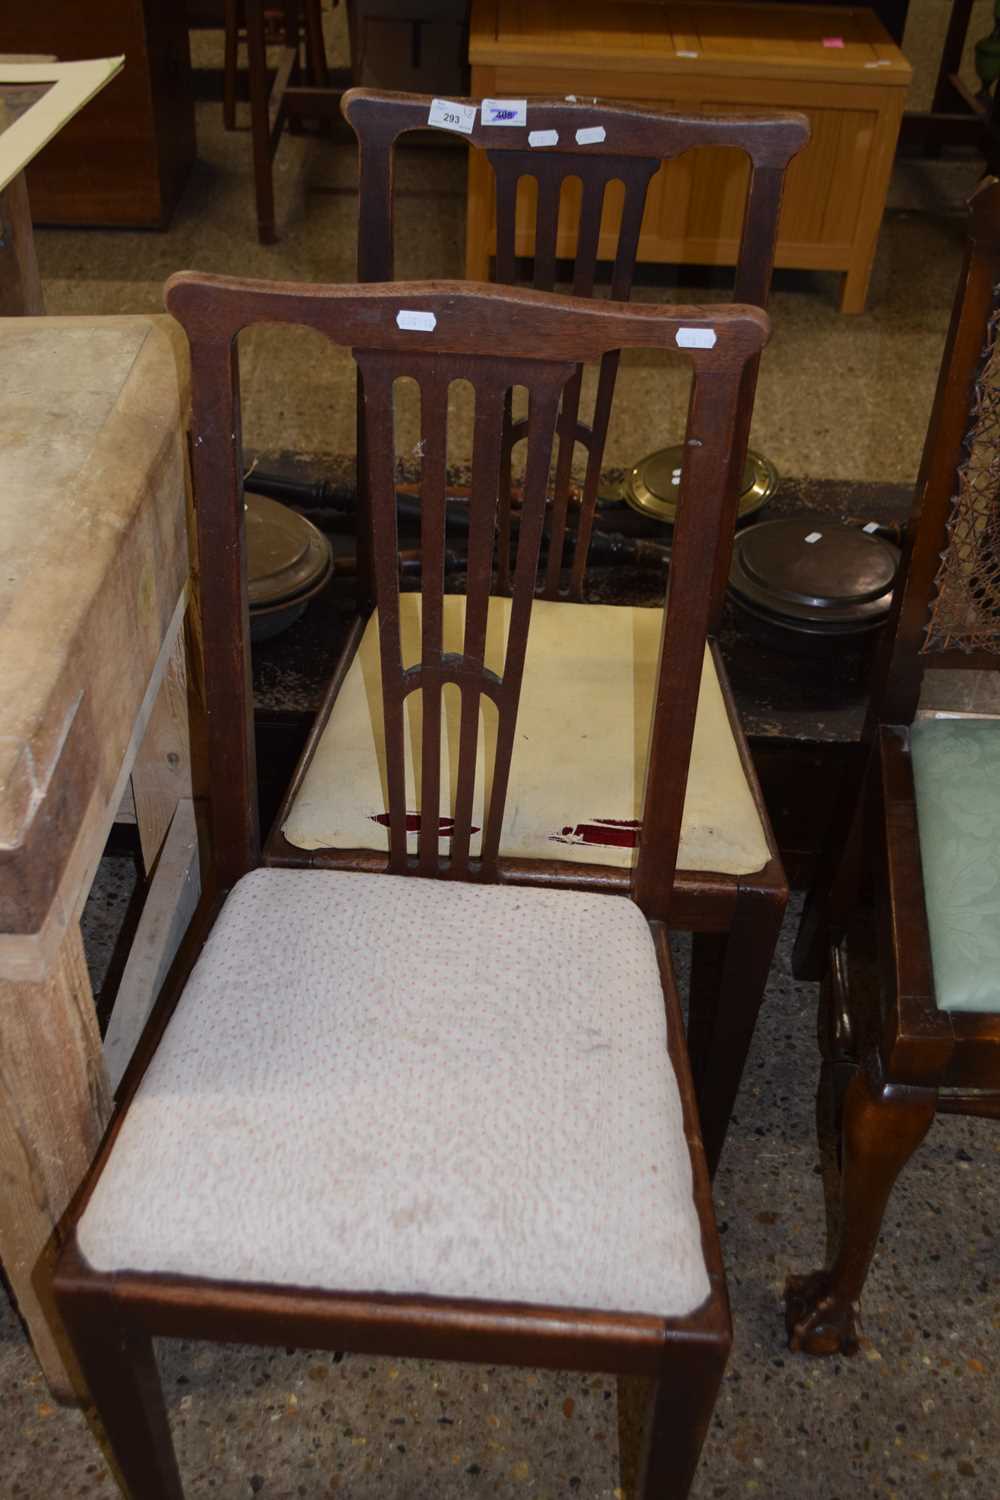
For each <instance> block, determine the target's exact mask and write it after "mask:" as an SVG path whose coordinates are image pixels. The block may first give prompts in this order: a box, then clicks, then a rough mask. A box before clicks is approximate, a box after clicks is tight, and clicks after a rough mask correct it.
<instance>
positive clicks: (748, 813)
mask: <svg viewBox="0 0 1000 1500" xmlns="http://www.w3.org/2000/svg"><path fill="white" fill-rule="evenodd" d="M399 603H400V615H401V621H400V623H401V633H402V639H403V660H404V665H409V664H410V663H413V662H417V661H419V660H420V627H421V596H420V595H419V594H403V595H401V596H400V600H399ZM509 619H510V600H509V599H504V598H494V599H491V601H490V624H489V633H488V645H487V665H488V666H492V667H493V668H494V670H499V669H500V667H501V666H502V661H503V648H504V643H505V641H506V638H507V627H508V624H509ZM662 621H663V616H662V613H661V611H660V610H658V609H630V608H623V607H619V606H608V605H599V604H575V605H572V606H570V605H566V604H563V603H559V602H553V601H548V600H536V601H535V604H534V607H533V609H532V615H531V626H530V631H529V635H528V648H527V658H526V661H525V669H524V684H523V688H522V693H521V703H520V709H519V714H518V723H517V736H516V741H515V747H514V755H513V761H512V765H511V780H510V788H509V792H508V796H507V803H506V809H505V815H504V821H503V828H502V832H501V836H500V854H501V856H508V857H512V858H514V857H516V858H521V859H560V860H568V861H571V862H577V863H587V864H606V865H613V866H617V867H619V868H630V867H631V866H632V865H633V864H634V863H635V854H636V850H635V840H636V830H637V828H638V822H639V818H640V816H641V810H642V795H643V786H644V778H645V764H646V752H647V746H648V742H649V729H650V722H651V716H652V707H653V693H654V688H655V682H656V669H657V662H658V656H659V647H660V630H661V627H662ZM464 622H465V598H464V596H459V595H446V596H445V599H444V628H445V646H446V649H448V650H452V651H455V652H460V651H461V649H462V635H463V630H464ZM444 712H445V716H446V719H447V722H448V733H447V734H445V735H443V736H442V739H443V741H444V742H445V744H444V755H443V760H442V785H444V786H448V785H449V784H450V785H454V780H455V777H456V776H457V746H458V722H459V695H458V692H457V690H454V692H453V693H452V694H450V695H449V694H447V693H446V695H445V705H444ZM488 712H489V710H488V709H487V710H485V711H484V716H483V723H482V727H481V745H482V746H483V747H484V754H483V755H482V757H481V758H482V760H483V762H484V765H483V774H482V775H481V777H480V784H479V786H478V788H477V816H476V818H475V821H476V822H477V823H478V824H479V825H480V826H482V822H483V811H484V789H485V788H486V787H488V784H489V744H490V721H489V718H488V717H486V715H487V714H488ZM419 714H420V695H419V694H414V695H413V696H412V699H411V709H410V718H409V720H408V723H407V748H406V760H407V781H408V800H407V808H408V810H409V811H410V812H411V814H412V816H411V818H410V822H409V826H410V848H411V850H415V849H416V846H417V829H418V828H419V813H420V804H419V790H418V789H419V787H420V774H419V760H418V756H419V746H420V717H419ZM385 764H386V761H385V736H384V730H383V723H382V687H381V672H380V665H379V637H378V617H377V613H376V614H373V615H372V617H371V619H370V620H369V622H368V625H367V627H366V629H365V633H364V635H363V637H362V640H361V643H360V646H359V648H358V651H357V654H356V655H355V658H354V660H353V662H352V664H351V667H350V669H349V671H348V673H347V675H346V678H345V679H344V681H343V683H342V684H341V686H340V689H339V692H338V694H337V697H336V700H335V701H334V704H333V708H332V711H331V713H330V717H329V719H328V721H327V724H326V727H325V729H324V732H323V734H322V737H321V738H320V740H319V742H318V744H317V745H316V749H315V753H314V755H313V757H312V760H311V762H310V765H309V768H308V770H307V772H306V775H305V777H304V779H303V782H302V785H301V786H300V788H299V791H298V795H297V797H296V799H295V801H294V803H293V805H292V807H291V809H290V811H289V814H288V816H287V817H286V819H285V821H284V824H283V826H282V832H283V833H284V835H285V838H286V839H287V840H288V842H289V843H290V844H292V845H294V846H295V847H296V848H299V849H304V850H314V849H373V850H384V849H386V848H387V847H388V832H387V829H386V827H385V823H386V818H385V809H386V807H387V806H388V798H387V791H386V786H385V774H386V773H385ZM441 831H442V837H443V838H444V837H446V836H447V829H446V828H444V827H442V830H441ZM769 858H770V852H769V849H768V844H767V835H766V833H765V831H764V828H763V827H762V824H761V819H760V815H759V813H758V811H757V808H756V805H755V803H754V797H753V793H752V791H751V788H750V786H749V785H748V783H747V778H746V775H745V773H744V770H743V765H742V763H741V760H740V754H739V750H738V747H737V742H736V738H735V735H734V732H733V727H732V725H731V723H730V720H729V715H728V713H727V711H726V705H725V700H724V698H723V694H722V689H721V687H720V684H719V678H718V673H717V671H716V666H715V662H714V660H713V657H712V654H711V651H710V650H708V649H706V651H705V657H704V664H703V668H702V679H701V694H700V698H699V703H698V717H697V721H696V724H695V731H694V743H693V747H692V753H691V768H690V772H689V775H688V784H687V794H686V798H685V803H684V819H683V823H682V827H681V842H680V853H679V855H678V861H677V863H678V868H679V869H682V870H704V871H717V872H719V873H721V874H726V875H736V876H739V875H748V874H751V873H754V872H756V871H759V870H761V869H763V867H764V866H765V865H766V864H767V862H768V860H769Z"/></svg>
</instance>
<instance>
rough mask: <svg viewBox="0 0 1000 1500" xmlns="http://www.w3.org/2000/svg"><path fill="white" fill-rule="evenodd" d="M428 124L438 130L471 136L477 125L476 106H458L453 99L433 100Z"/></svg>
mask: <svg viewBox="0 0 1000 1500" xmlns="http://www.w3.org/2000/svg"><path fill="white" fill-rule="evenodd" d="M427 123H428V125H433V126H434V127H435V128H436V129H438V130H457V131H458V132H459V133H460V134H461V135H471V134H472V130H473V127H474V125H475V123H476V106H475V105H474V104H456V103H455V102H454V101H453V100H451V99H432V100H431V107H430V109H429V110H428V111H427Z"/></svg>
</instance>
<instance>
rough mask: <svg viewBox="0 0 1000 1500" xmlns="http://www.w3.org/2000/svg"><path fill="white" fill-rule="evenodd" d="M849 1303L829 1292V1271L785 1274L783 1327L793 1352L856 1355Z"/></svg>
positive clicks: (853, 1313)
mask: <svg viewBox="0 0 1000 1500" xmlns="http://www.w3.org/2000/svg"><path fill="white" fill-rule="evenodd" d="M854 1320H855V1310H854V1305H853V1303H851V1302H844V1301H843V1300H842V1299H840V1298H839V1297H834V1296H833V1295H831V1291H830V1273H829V1271H813V1272H811V1273H810V1275H808V1276H789V1278H788V1280H787V1281H786V1282H785V1328H786V1330H787V1332H788V1347H789V1349H791V1350H792V1352H793V1353H796V1354H857V1352H858V1347H859V1345H858V1335H857V1329H856V1327H855V1321H854Z"/></svg>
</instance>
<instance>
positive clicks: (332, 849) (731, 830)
mask: <svg viewBox="0 0 1000 1500" xmlns="http://www.w3.org/2000/svg"><path fill="white" fill-rule="evenodd" d="M473 102H475V101H473ZM430 104H431V101H430V100H429V99H427V98H423V97H421V96H419V95H412V94H388V93H375V92H371V91H368V90H365V89H352V90H351V91H349V92H348V93H347V94H345V96H344V99H343V103H342V107H343V111H344V114H345V115H346V117H347V119H348V120H349V122H350V124H351V125H352V126H353V128H354V130H355V132H356V134H357V137H358V143H359V151H360V167H359V172H360V187H359V234H358V277H359V280H361V281H365V282H373V281H391V279H392V277H393V270H394V257H393V244H394V232H393V217H394V213H393V211H394V192H393V162H394V149H395V143H396V141H397V139H398V138H399V137H400V136H401V135H403V134H406V133H408V132H412V131H414V130H417V129H419V128H421V127H424V128H426V125H427V116H428V110H429V107H430ZM585 130H586V131H590V132H591V135H590V137H589V144H587V145H585V146H578V145H577V144H576V135H577V132H582V131H585ZM594 132H597V133H599V134H600V135H601V136H602V139H601V140H600V141H598V140H596V139H595V136H594ZM538 135H542V136H544V137H545V138H546V139H549V140H551V139H553V138H558V141H559V142H561V143H565V144H563V145H559V146H551V145H550V146H545V147H533V146H530V145H529V144H528V142H529V140H530V139H532V138H535V137H537V136H538ZM807 137H808V123H807V121H806V119H805V118H804V116H802V115H797V114H790V113H788V112H787V111H775V112H774V113H763V112H762V113H759V114H746V113H743V114H734V113H712V112H710V113H705V114H699V113H698V112H690V113H685V114H678V113H675V112H671V111H669V110H663V109H657V108H654V107H642V108H640V107H637V106H626V105H617V104H602V103H597V102H595V101H586V102H580V103H572V102H567V101H565V100H535V99H532V100H530V101H529V102H528V104H527V114H526V124H525V126H524V127H523V128H520V127H513V128H512V127H509V126H503V127H494V126H488V125H484V124H483V123H482V112H481V110H480V111H479V112H478V113H477V116H476V123H475V125H474V126H473V128H472V131H471V135H470V137H469V139H470V142H471V145H472V147H473V149H476V150H485V151H486V154H487V156H488V157H489V160H490V162H491V163H492V165H493V170H494V173H495V178H496V194H497V222H498V232H497V255H496V270H497V280H498V281H499V282H501V283H504V284H509V283H511V282H513V280H514V279H515V275H516V269H517V258H516V254H515V252H516V250H517V235H516V233H515V224H516V213H515V206H516V202H517V190H518V183H519V181H520V180H521V179H522V178H523V177H524V176H525V175H534V176H535V177H537V179H538V183H539V193H538V207H537V219H536V222H535V230H534V240H533V246H534V251H535V258H534V285H535V287H536V288H538V289H541V290H547V291H550V290H552V288H553V285H554V283H555V278H556V251H557V229H558V228H559V225H560V217H559V203H560V194H561V192H562V188H563V185H564V183H566V182H567V180H570V179H578V180H579V183H580V191H579V207H578V216H579V233H578V235H577V236H576V239H575V243H576V257H575V261H574V265H573V293H574V295H576V296H578V297H583V298H587V299H591V298H592V297H593V294H594V291H595V276H596V269H597V261H598V258H599V257H600V258H610V259H611V260H612V261H613V269H612V275H611V286H610V292H611V296H612V297H613V298H615V299H619V300H625V299H627V298H628V296H629V293H630V291H631V287H632V279H633V273H634V270H635V263H636V250H637V246H638V239H639V227H640V224H641V222H642V216H643V209H644V205H645V202H646V193H647V189H648V187H649V184H650V181H651V180H652V178H653V177H654V174H655V173H656V172H657V170H658V169H659V167H660V165H661V164H662V162H663V161H664V160H665V159H666V158H669V157H674V156H677V155H680V154H681V153H682V152H685V151H690V150H694V149H696V148H702V147H709V146H714V147H729V148H738V149H739V150H740V151H741V152H742V153H744V155H745V156H746V157H747V158H748V172H747V184H746V212H745V218H744V226H743V237H742V244H741V248H740V255H739V264H738V267H737V272H736V300H737V301H738V302H743V303H750V304H753V305H755V306H759V307H763V306H764V305H765V303H766V301H767V297H768V290H769V286H770V279H771V268H772V262H773V258H774V244H775V238H776V234H777V225H778V213H779V208H780V203H781V188H782V180H783V174H784V170H785V167H786V166H787V163H788V161H789V159H790V157H792V156H793V155H794V153H795V152H796V151H798V150H799V149H800V148H801V147H802V146H803V145H804V144H805V141H806V139H807ZM616 182H617V183H621V184H623V185H624V186H623V197H622V203H621V215H620V227H619V229H618V230H617V231H609V230H608V229H607V227H606V223H607V213H608V211H609V209H606V208H605V204H606V203H607V204H610V195H613V185H614V184H615V183H616ZM618 359H619V356H618V352H617V350H612V351H609V352H608V353H607V354H606V355H605V356H604V357H603V358H602V360H601V361H600V372H599V377H598V381H597V392H596V398H595V403H594V409H593V413H592V415H591V416H590V420H589V423H588V422H585V421H584V420H582V416H581V391H582V377H583V365H582V364H579V365H578V366H577V368H576V370H575V371H574V373H573V378H572V380H571V381H570V382H569V384H568V385H567V388H566V391H565V392H564V394H563V398H562V403H561V407H560V415H559V423H558V442H557V448H556V463H555V476H554V483H553V488H552V493H551V497H550V503H549V507H548V512H547V516H548V520H547V532H548V536H549V545H548V550H547V558H546V563H545V566H544V570H543V572H542V574H541V576H540V580H539V583H540V590H539V591H540V601H539V607H538V608H537V609H536V611H535V614H534V615H533V617H532V632H533V634H532V641H533V649H534V651H535V654H536V656H537V657H538V659H539V661H540V662H544V663H545V667H544V676H541V675H540V676H539V678H538V679H537V691H536V693H535V694H533V695H532V696H531V697H530V698H529V699H528V700H526V701H525V702H524V703H522V709H521V713H522V722H523V723H524V725H525V729H524V734H525V739H526V742H527V743H529V744H530V745H532V746H533V747H534V754H533V756H532V758H531V760H530V761H528V760H524V761H522V763H521V766H520V768H519V769H520V773H521V774H520V776H519V778H516V779H515V782H514V785H513V787H512V796H511V799H510V804H509V817H508V821H507V823H506V824H505V826H504V828H503V831H502V834H501V844H500V854H501V856H502V868H503V871H504V878H507V879H512V880H516V879H520V878H523V865H524V862H525V860H529V861H531V868H532V869H534V868H536V867H537V863H536V862H537V861H538V860H548V861H550V862H552V876H551V878H552V879H553V880H554V881H555V882H557V883H560V882H562V883H569V884H579V885H584V886H590V887H594V888H601V889H603V888H604V887H605V886H608V885H611V886H614V887H616V888H620V889H624V888H626V887H627V885H628V882H629V880H630V878H631V874H632V870H633V867H634V864H635V860H636V847H635V841H636V834H637V829H638V824H639V819H640V815H641V797H642V787H643V784H644V779H645V760H644V757H645V751H646V734H647V727H646V726H647V725H648V722H649V718H650V715H651V713H652V703H653V699H652V692H653V687H654V682H655V666H656V653H657V649H658V642H659V629H660V619H659V612H658V611H657V610H649V609H633V608H625V607H619V608H609V607H607V606H598V605H590V604H585V603H584V602H582V601H583V598H584V585H585V576H586V574H585V569H586V563H587V553H588V549H589V546H590V539H591V533H592V528H593V522H594V514H595V508H596V503H597V491H598V484H599V480H600V476H601V467H602V461H603V455H604V445H605V439H606V436H607V430H608V422H609V419H610V415H611V406H612V398H613V394H614V387H615V379H616V374H617V370H618ZM756 369H757V367H756V363H755V362H754V363H753V364H751V365H750V366H748V369H747V373H746V376H745V378H744V387H743V392H742V399H741V405H740V415H739V421H738V437H737V446H738V447H739V448H740V450H741V451H745V446H746V440H747V436H748V433H749V425H750V413H751V408H752V405H753V394H754V384H755V380H756ZM523 436H524V424H523V422H518V421H515V420H513V418H512V416H511V414H510V413H509V412H508V414H507V417H506V420H505V425H504V462H503V466H502V484H503V490H502V494H503V500H502V505H501V510H500V518H499V524H498V545H497V556H496V565H497V574H498V588H499V589H500V590H501V591H505V590H507V589H509V586H510V571H509V555H510V536H511V527H512V506H511V453H512V449H513V448H514V446H515V444H517V443H518V442H519V441H520V440H521V439H522V438H523ZM665 437H666V435H665ZM576 445H582V447H583V449H584V450H585V452H586V474H585V478H584V480H583V487H582V498H581V501H580V504H579V506H578V507H574V508H573V510H572V513H571V508H570V489H571V466H572V460H573V455H574V449H575V447H576ZM571 514H572V516H573V517H575V526H570V524H569V523H570V520H571ZM735 514H736V513H735V510H734V509H733V510H728V511H727V512H726V513H725V517H724V521H723V526H724V532H725V538H724V540H723V544H722V545H721V546H720V550H719V553H718V564H717V568H716V572H715V575H714V576H713V579H712V585H711V609H710V614H709V631H710V634H711V635H712V636H713V637H714V634H715V632H716V630H717V627H718V624H719V620H720V615H721V610H722V603H723V597H724V593H725V588H726V581H727V577H728V566H729V564H728V558H729V541H730V539H731V537H732V534H733V529H734V525H735ZM567 551H568V552H569V557H570V560H569V563H568V567H564V557H565V555H566V553H567ZM361 593H362V600H361V607H362V614H363V615H364V614H367V613H368V612H369V610H370V605H371V599H372V589H371V587H370V584H369V587H368V588H367V589H366V588H365V587H364V586H362V590H361ZM566 601H571V602H572V609H573V613H572V614H569V615H567V614H566V613H565V611H566V607H567V605H566ZM376 634H377V626H376V622H375V620H374V617H373V616H370V617H369V621H368V625H367V629H364V630H361V631H360V632H359V633H356V634H355V635H354V636H352V637H351V639H350V640H349V642H348V644H347V647H346V650H345V655H344V657H343V659H342V662H341V665H340V667H339V668H338V670H337V671H336V672H335V673H334V676H333V679H332V683H331V687H330V690H329V691H328V693H327V695H326V698H325V701H324V703H323V705H322V707H321V709H320V713H319V716H318V719H317V723H316V729H315V732H314V734H313V737H312V739H311V741H310V747H309V753H308V757H307V763H306V767H305V769H304V771H303V775H302V777H301V778H300V779H299V780H298V781H297V782H296V783H295V784H294V785H293V786H292V788H291V790H290V793H289V796H288V798H287V799H286V802H285V805H284V806H283V808H282V809H281V811H280V813H279V815H278V818H277V820H276V822H275V827H274V831H273V834H272V836H271V837H270V839H269V840H268V856H267V857H268V859H269V861H271V862H274V863H281V864H293V865H294V864H302V863H304V862H308V863H309V864H312V865H330V866H333V867H341V866H343V865H345V864H348V865H349V864H353V863H356V862H357V860H358V858H359V857H360V858H361V860H362V862H364V861H366V860H368V859H369V857H370V854H371V852H372V851H378V850H381V849H384V847H385V834H384V830H383V829H382V828H380V826H379V824H378V822H372V821H371V820H370V815H374V816H376V817H377V816H378V815H380V814H383V813H384V809H383V808H382V807H381V806H380V805H376V804H377V803H378V787H377V785H376V784H375V783H374V781H373V780H372V766H373V765H374V756H373V753H372V736H373V733H374V734H375V736H376V737H377V736H378V734H379V733H380V732H381V731H380V728H379V726H378V725H377V724H374V723H373V721H372V718H371V715H370V713H369V712H368V703H369V700H368V699H367V698H366V696H365V693H364V691H363V687H362V682H363V680H366V678H367V676H368V675H369V673H370V665H369V664H370V663H371V662H373V661H374V660H375V655H376ZM552 725H558V732H559V737H560V739H561V740H563V741H565V742H567V743H573V744H574V745H576V746H577V747H578V748H579V752H580V753H579V756H578V757H577V758H576V760H575V762H574V764H573V767H572V773H571V774H570V775H567V771H566V767H564V765H563V764H562V763H561V761H560V759H559V757H558V756H554V755H552V754H551V753H550V751H549V744H550V727H551V726H552ZM597 726H599V727H600V733H597V732H596V727H597ZM411 811H412V813H413V815H417V814H418V813H419V797H418V798H417V803H416V805H415V806H414V807H413V808H412V809H411ZM351 850H354V851H357V850H361V851H364V853H363V854H362V855H360V856H358V855H356V854H352V853H345V851H351ZM787 900H788V886H787V882H786V880H785V875H784V871H783V869H782V866H781V860H780V858H779V856H778V851H777V847H776V844H775V840H774V836H773V834H772V832H771V828H770V824H769V821H768V817H767V812H766V810H765V808H764V803H763V799H762V797H761V792H760V787H759V784H758V782H757V777H756V774H755V772H754V768H753V763H752V761H751V758H750V753H749V750H748V748H747V744H746V740H745V738H744V736H743V733H742V730H741V728H740V725H739V719H738V716H737V712H736V708H735V704H734V701H733V696H732V693H731V691H730V688H729V684H728V681H727V677H726V672H725V667H724V665H723V662H722V658H721V655H720V653H719V650H718V647H717V646H716V645H715V643H714V640H713V641H712V643H711V644H710V646H709V647H708V650H707V653H706V657H705V666H704V678H703V688H702V697H701V701H700V705H699V715H698V723H697V727H696V731H695V748H694V757H693V761H692V766H691V775H690V780H689V793H688V801H687V804H686V807H685V821H684V826H683V830H682V835H681V853H680V866H679V871H678V876H677V882H676V885H675V888H674V895H673V902H674V904H673V908H672V921H673V922H674V924H675V925H676V926H678V927H680V928H684V929H687V930H691V931H692V932H693V933H694V946H693V957H692V980H691V996H690V1011H689V1030H688V1044H689V1049H690V1054H691V1063H692V1069H693V1073H694V1078H695V1088H696V1093H697V1097H698V1104H699V1110H700V1114H701V1121H702V1130H703V1132H704V1139H705V1148H706V1151H707V1153H708V1160H709V1164H710V1169H711V1171H712V1172H713V1173H714V1171H715V1168H716V1165H717V1163H718V1160H719V1156H720V1153H721V1151H722V1146H723V1142H724V1139H725V1135H726V1130H727V1127H728V1123H729V1119H730V1115H731V1112H732V1107H733V1101H734V1099H735V1097H736V1092H737V1089H738V1087H739V1082H740V1078H741V1075H742V1071H743V1064H744V1061H745V1058H746V1054H747V1050H748V1048H749V1045H750V1041H751V1038H752V1035H753V1029H754V1025H755V1022H756V1017H757V1013H758V1010H759V1007H760V1003H761V1000H762V999H763V995H764V988H765V984H766V981H767V975H768V971H769V969H770V966H771V961H772V958H773V955H774V949H775V944H776V942H777V937H778V932H779V929H780V927H781V921H782V916H783V914H784V910H785V906H786V904H787Z"/></svg>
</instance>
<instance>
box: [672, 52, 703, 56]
mask: <svg viewBox="0 0 1000 1500" xmlns="http://www.w3.org/2000/svg"><path fill="white" fill-rule="evenodd" d="M676 55H677V56H678V57H700V56H701V53H700V52H678V53H677V54H676Z"/></svg>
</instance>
